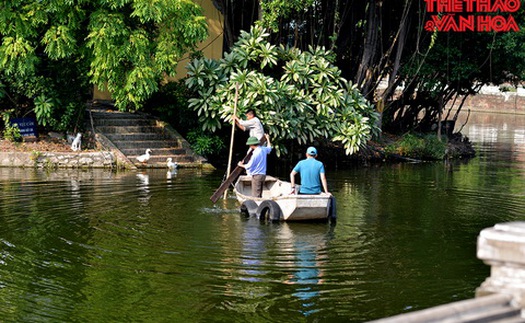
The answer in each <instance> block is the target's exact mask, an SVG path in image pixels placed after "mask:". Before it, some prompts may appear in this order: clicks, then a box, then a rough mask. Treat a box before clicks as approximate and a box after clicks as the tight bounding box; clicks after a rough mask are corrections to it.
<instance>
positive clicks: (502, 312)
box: [461, 306, 521, 322]
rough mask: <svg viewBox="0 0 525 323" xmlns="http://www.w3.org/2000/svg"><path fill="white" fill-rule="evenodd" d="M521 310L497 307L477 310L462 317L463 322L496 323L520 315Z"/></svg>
mask: <svg viewBox="0 0 525 323" xmlns="http://www.w3.org/2000/svg"><path fill="white" fill-rule="evenodd" d="M520 312H521V310H520V309H518V308H513V307H510V306H505V307H497V308H493V309H479V310H478V312H474V313H471V314H468V315H462V316H461V319H462V320H464V322H496V321H498V320H502V319H509V318H515V317H516V316H519V315H520Z"/></svg>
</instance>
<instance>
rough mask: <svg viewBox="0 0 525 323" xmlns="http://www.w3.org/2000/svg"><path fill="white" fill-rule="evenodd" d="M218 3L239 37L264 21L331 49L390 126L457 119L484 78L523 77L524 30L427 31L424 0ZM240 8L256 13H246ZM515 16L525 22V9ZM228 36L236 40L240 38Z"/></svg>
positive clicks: (280, 39) (288, 38)
mask: <svg viewBox="0 0 525 323" xmlns="http://www.w3.org/2000/svg"><path fill="white" fill-rule="evenodd" d="M218 2H220V3H221V7H223V8H224V12H225V19H226V24H225V25H226V27H225V29H226V30H228V31H229V33H230V34H233V35H239V34H240V31H239V29H242V28H245V27H244V26H246V25H247V24H251V23H254V22H255V20H260V21H259V22H260V23H261V24H263V25H264V26H268V27H271V30H272V33H271V35H270V39H271V41H272V43H274V44H283V45H289V46H294V47H296V48H299V49H302V50H307V49H308V47H309V46H324V47H325V48H329V49H330V50H332V51H333V52H334V54H335V57H336V59H335V63H336V65H337V66H338V67H339V68H340V69H341V75H342V76H343V77H345V78H346V79H348V80H351V81H352V82H353V83H354V84H356V85H357V87H358V89H359V90H360V91H361V93H363V94H364V95H365V96H366V97H367V98H368V99H369V100H370V101H371V102H381V103H380V104H379V105H378V107H379V109H378V110H379V112H381V113H384V114H383V116H382V120H383V121H384V125H385V129H387V130H389V131H392V132H398V133H404V132H406V131H409V130H420V131H424V132H426V131H430V130H431V129H435V125H436V123H437V122H438V121H439V120H440V119H444V118H450V119H455V118H456V117H457V114H455V115H449V112H450V111H447V112H446V113H445V111H443V109H442V107H443V106H446V105H447V103H449V104H450V105H451V104H454V106H455V108H461V106H462V102H464V100H465V99H466V97H467V96H468V95H474V94H476V93H477V92H478V91H479V89H480V88H481V86H482V85H483V84H487V83H493V84H501V83H503V82H511V83H513V84H517V83H519V82H520V81H522V80H523V79H524V77H525V63H524V62H525V60H524V59H523V56H524V55H525V48H524V46H525V45H524V44H525V42H524V39H523V38H524V37H525V31H524V30H523V29H521V30H520V31H519V32H508V33H496V32H432V31H426V30H425V28H424V25H425V22H427V20H428V19H429V13H427V12H426V9H425V2H424V1H415V0H403V1H385V0H380V1H377V0H365V1H351V0H318V1H303V2H298V1H283V0H265V1H260V0H244V1H241V2H240V4H239V3H238V2H237V1H234V0H218ZM241 4H242V5H241ZM241 8H242V10H244V11H247V10H251V12H249V13H246V12H243V14H240V13H239V11H238V10H240V9H241ZM480 14H485V13H480ZM512 15H513V17H514V19H515V20H516V21H517V23H518V25H521V26H523V24H524V20H525V17H524V15H525V14H524V11H523V10H520V11H518V12H514V13H512ZM250 18H251V19H252V20H251V22H249V21H248V20H249V19H250ZM235 28H237V29H236V30H235ZM227 40H229V41H230V42H232V43H233V41H234V40H235V37H229V38H227ZM230 45H231V44H230ZM382 84H386V88H383V87H380V85H382ZM400 89H401V90H400Z"/></svg>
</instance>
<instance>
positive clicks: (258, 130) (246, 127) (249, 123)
mask: <svg viewBox="0 0 525 323" xmlns="http://www.w3.org/2000/svg"><path fill="white" fill-rule="evenodd" d="M245 115H246V120H241V119H239V117H237V116H234V117H233V118H234V119H235V124H236V125H237V127H239V129H241V130H242V131H249V134H250V137H255V138H257V139H259V140H261V139H262V138H263V137H264V129H263V125H262V123H261V120H259V118H257V115H256V114H255V111H254V110H252V109H250V110H248V111H246V114H245Z"/></svg>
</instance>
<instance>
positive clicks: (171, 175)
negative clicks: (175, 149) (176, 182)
mask: <svg viewBox="0 0 525 323" xmlns="http://www.w3.org/2000/svg"><path fill="white" fill-rule="evenodd" d="M175 177H177V169H176V168H175V169H170V170H168V171H167V172H166V179H168V180H170V179H173V178H175Z"/></svg>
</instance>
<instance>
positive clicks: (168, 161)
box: [166, 158, 179, 170]
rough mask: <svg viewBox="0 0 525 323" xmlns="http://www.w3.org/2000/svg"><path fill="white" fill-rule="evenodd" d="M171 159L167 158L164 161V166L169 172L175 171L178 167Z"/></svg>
mask: <svg viewBox="0 0 525 323" xmlns="http://www.w3.org/2000/svg"><path fill="white" fill-rule="evenodd" d="M172 160H173V159H171V158H168V159H166V166H168V169H169V170H175V169H177V166H179V165H178V164H177V163H175V162H173V161H172Z"/></svg>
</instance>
